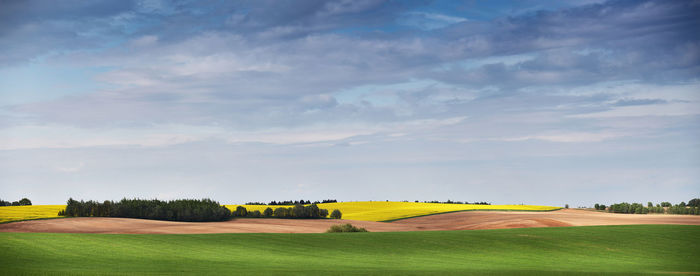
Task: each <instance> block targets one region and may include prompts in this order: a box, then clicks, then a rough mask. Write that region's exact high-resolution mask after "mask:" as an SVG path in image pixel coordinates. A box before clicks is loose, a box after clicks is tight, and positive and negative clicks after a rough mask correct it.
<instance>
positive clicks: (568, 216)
mask: <svg viewBox="0 0 700 276" xmlns="http://www.w3.org/2000/svg"><path fill="white" fill-rule="evenodd" d="M340 223H351V224H352V225H355V226H358V227H364V228H366V229H367V230H369V231H371V232H389V231H437V230H472V229H503V228H527V227H561V226H587V225H626V224H687V225H700V216H691V215H649V214H647V215H633V214H610V213H601V212H594V211H585V210H574V209H564V210H559V211H552V212H505V211H504V212H500V211H498V212H496V211H468V212H455V213H447V214H439V215H431V216H424V217H417V218H410V219H404V220H399V221H395V222H372V221H357V220H330V219H327V220H326V219H324V220H322V219H252V218H244V219H235V220H231V221H224V222H175V221H158V220H145V219H127V218H95V217H93V218H64V219H47V220H32V221H20V222H12V223H5V224H0V232H50V233H109V234H205V233H320V232H324V231H326V229H328V228H329V227H330V226H331V225H334V224H340Z"/></svg>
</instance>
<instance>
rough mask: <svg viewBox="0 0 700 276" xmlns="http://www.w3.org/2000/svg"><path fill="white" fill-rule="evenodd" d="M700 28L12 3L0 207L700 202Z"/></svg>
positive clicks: (585, 4) (574, 8) (626, 5)
mask: <svg viewBox="0 0 700 276" xmlns="http://www.w3.org/2000/svg"><path fill="white" fill-rule="evenodd" d="M698 26H700V1H530V0H526V1H500V0H496V1H451V0H450V1H379V0H376V1H375V0H352V1H345V0H343V1H330V2H326V1H158V0H142V1H127V0H121V1H100V0H96V1H71V0H67V1H32V0H29V1H14V0H9V1H8V0H0V199H3V200H9V201H15V200H18V199H20V198H22V197H28V198H30V199H31V200H32V201H33V202H34V204H62V203H64V202H65V201H66V200H67V199H68V198H69V197H73V198H75V199H86V200H88V199H93V200H119V199H121V198H124V197H127V198H134V197H138V198H158V199H176V198H212V199H214V200H217V201H219V202H222V203H245V202H250V201H265V202H266V201H271V200H290V199H292V200H295V199H308V200H321V199H337V200H339V201H364V200H391V201H401V200H409V201H414V200H420V201H424V200H441V201H444V200H448V199H450V200H458V201H469V202H474V201H486V202H491V203H493V204H536V205H552V206H563V205H564V204H570V205H571V206H574V207H576V206H592V205H593V204H594V203H603V204H610V203H617V202H623V201H627V202H642V203H646V202H647V201H652V202H655V203H657V202H661V201H670V202H674V203H678V202H681V201H688V200H689V199H691V198H694V197H700V79H699V77H700V36H699V35H698V34H697V28H698ZM693 30H695V31H693Z"/></svg>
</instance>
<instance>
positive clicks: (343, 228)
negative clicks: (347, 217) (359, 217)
mask: <svg viewBox="0 0 700 276" xmlns="http://www.w3.org/2000/svg"><path fill="white" fill-rule="evenodd" d="M342 232H369V231H367V229H365V228H357V227H355V226H352V224H350V223H348V224H338V225H333V226H331V228H328V230H326V233H342Z"/></svg>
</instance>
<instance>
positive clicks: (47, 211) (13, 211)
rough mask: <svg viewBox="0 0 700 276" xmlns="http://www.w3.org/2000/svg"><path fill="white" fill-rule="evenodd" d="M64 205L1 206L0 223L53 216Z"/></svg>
mask: <svg viewBox="0 0 700 276" xmlns="http://www.w3.org/2000/svg"><path fill="white" fill-rule="evenodd" d="M65 208H66V205H30V206H1V207H0V223H3V222H9V221H18V220H28V219H40V218H55V217H58V211H61V210H63V209H65Z"/></svg>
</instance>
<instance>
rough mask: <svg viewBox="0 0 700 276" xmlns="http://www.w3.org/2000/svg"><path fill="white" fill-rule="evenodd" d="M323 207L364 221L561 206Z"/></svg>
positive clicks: (376, 204) (387, 204)
mask: <svg viewBox="0 0 700 276" xmlns="http://www.w3.org/2000/svg"><path fill="white" fill-rule="evenodd" d="M225 206H226V207H227V208H229V209H230V210H232V211H233V210H236V207H237V206H239V205H225ZM240 206H243V207H245V208H246V209H247V210H248V211H254V210H259V211H260V212H262V211H263V210H265V208H267V207H270V208H272V209H275V208H277V207H292V206H269V205H240ZM318 207H319V208H321V209H328V211H329V212H331V211H333V210H334V209H338V210H340V211H341V212H342V213H343V219H352V220H365V221H390V220H397V219H402V218H410V217H417V216H425V215H431V214H439V213H448V212H456V211H468V210H517V211H552V210H558V209H560V208H559V207H552V206H536V205H476V204H441V203H418V202H396V201H388V202H387V201H357V202H338V203H322V204H318Z"/></svg>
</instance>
